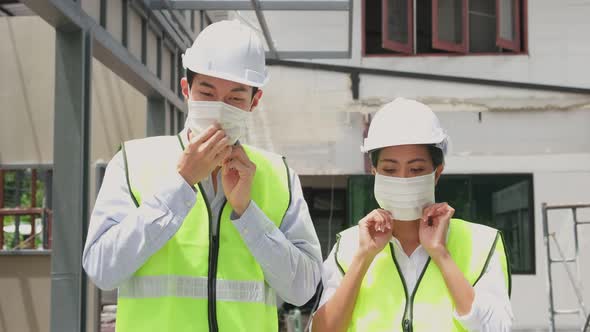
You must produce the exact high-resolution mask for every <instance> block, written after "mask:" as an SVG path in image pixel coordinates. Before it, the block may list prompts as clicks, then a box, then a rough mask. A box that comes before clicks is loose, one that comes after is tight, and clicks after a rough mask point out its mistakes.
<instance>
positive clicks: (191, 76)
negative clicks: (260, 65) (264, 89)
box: [186, 69, 258, 98]
mask: <svg viewBox="0 0 590 332" xmlns="http://www.w3.org/2000/svg"><path fill="white" fill-rule="evenodd" d="M195 76H197V73H195V72H194V71H192V70H190V69H187V70H186V80H187V82H188V89H189V90H190V89H191V85H192V84H193V80H194V79H195ZM256 92H258V88H257V87H255V86H253V87H252V98H254V95H255V94H256Z"/></svg>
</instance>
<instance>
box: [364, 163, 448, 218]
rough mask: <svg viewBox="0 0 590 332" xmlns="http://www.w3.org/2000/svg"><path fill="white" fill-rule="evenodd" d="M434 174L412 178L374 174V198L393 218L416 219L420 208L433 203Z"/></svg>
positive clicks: (419, 216) (420, 215)
mask: <svg viewBox="0 0 590 332" xmlns="http://www.w3.org/2000/svg"><path fill="white" fill-rule="evenodd" d="M435 174H436V172H432V174H428V175H423V176H417V177H413V178H397V177H391V176H385V175H381V174H376V175H375V199H376V200H377V203H379V206H381V208H382V209H385V210H387V211H389V212H391V213H392V214H393V219H395V220H404V221H410V220H416V219H420V218H421V217H422V210H423V209H424V208H425V207H427V206H429V205H431V204H434V185H435Z"/></svg>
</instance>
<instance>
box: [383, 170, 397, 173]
mask: <svg viewBox="0 0 590 332" xmlns="http://www.w3.org/2000/svg"><path fill="white" fill-rule="evenodd" d="M383 172H385V173H395V169H384V170H383Z"/></svg>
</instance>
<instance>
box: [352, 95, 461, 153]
mask: <svg viewBox="0 0 590 332" xmlns="http://www.w3.org/2000/svg"><path fill="white" fill-rule="evenodd" d="M448 141H449V137H448V135H447V134H446V133H445V131H444V129H443V128H442V127H441V126H440V122H439V121H438V118H437V117H436V115H435V114H434V112H433V111H432V110H431V109H430V107H428V106H426V105H424V104H422V103H419V102H417V101H415V100H410V99H405V98H396V99H395V100H394V101H392V102H390V103H388V104H386V105H385V106H383V107H382V108H381V109H380V110H379V111H378V112H377V113H376V114H375V117H374V118H373V120H372V121H371V125H370V127H369V133H368V135H367V138H365V142H364V144H363V146H362V147H361V151H362V152H371V151H373V150H377V149H381V148H384V147H388V146H396V145H409V144H434V145H435V146H436V147H438V148H440V149H441V150H442V151H443V154H445V155H446V153H447V146H448Z"/></svg>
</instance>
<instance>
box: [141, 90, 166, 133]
mask: <svg viewBox="0 0 590 332" xmlns="http://www.w3.org/2000/svg"><path fill="white" fill-rule="evenodd" d="M166 104H167V102H166V100H164V98H148V102H147V126H146V135H147V136H158V135H164V134H165V133H166Z"/></svg>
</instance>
